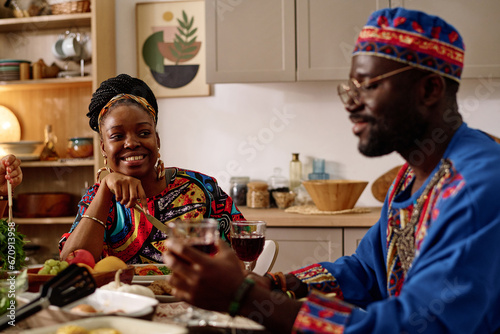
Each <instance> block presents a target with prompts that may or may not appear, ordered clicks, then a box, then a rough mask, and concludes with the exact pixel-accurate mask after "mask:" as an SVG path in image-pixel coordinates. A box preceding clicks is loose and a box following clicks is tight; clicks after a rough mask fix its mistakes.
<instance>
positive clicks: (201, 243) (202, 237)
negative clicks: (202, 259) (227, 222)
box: [168, 218, 219, 255]
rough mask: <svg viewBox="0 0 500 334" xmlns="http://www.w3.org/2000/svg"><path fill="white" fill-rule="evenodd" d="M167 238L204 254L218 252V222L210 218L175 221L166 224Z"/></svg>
mask: <svg viewBox="0 0 500 334" xmlns="http://www.w3.org/2000/svg"><path fill="white" fill-rule="evenodd" d="M168 229H169V232H168V237H169V238H175V239H179V240H182V241H183V242H184V243H186V244H188V245H190V246H191V247H194V248H196V249H198V250H200V251H202V252H204V253H206V254H209V255H214V254H216V253H217V251H218V249H219V248H218V243H219V222H218V221H217V220H215V219H212V218H203V219H186V220H180V219H178V220H175V221H172V222H170V223H168Z"/></svg>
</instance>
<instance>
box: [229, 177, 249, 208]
mask: <svg viewBox="0 0 500 334" xmlns="http://www.w3.org/2000/svg"><path fill="white" fill-rule="evenodd" d="M248 181H250V178H249V177H248V176H233V177H231V179H230V180H229V196H231V198H232V199H233V203H234V204H235V205H236V206H245V205H247V190H248V187H247V183H248Z"/></svg>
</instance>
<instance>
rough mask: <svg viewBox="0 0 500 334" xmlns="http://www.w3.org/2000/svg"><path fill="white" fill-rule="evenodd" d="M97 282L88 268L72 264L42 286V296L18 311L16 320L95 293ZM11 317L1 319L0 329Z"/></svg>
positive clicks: (2, 328)
mask: <svg viewBox="0 0 500 334" xmlns="http://www.w3.org/2000/svg"><path fill="white" fill-rule="evenodd" d="M95 289H96V283H95V281H94V279H93V278H92V275H91V274H90V272H89V271H88V270H87V268H84V267H80V266H78V265H76V264H71V265H70V266H69V267H68V268H66V269H64V270H63V271H62V272H60V273H59V274H58V275H56V276H54V278H52V279H51V280H50V281H48V282H47V283H45V284H44V285H43V286H42V291H41V293H40V297H38V298H37V299H35V300H34V301H32V302H31V303H29V304H26V305H25V306H23V307H21V308H20V309H18V310H17V311H16V321H20V320H23V319H25V318H27V317H29V316H31V315H33V314H35V313H37V312H39V311H41V310H43V309H45V308H47V307H48V306H49V305H55V306H64V305H67V304H69V303H72V302H74V301H75V300H78V299H81V298H83V297H86V296H88V295H90V294H91V293H93V292H94V291H95ZM9 321H10V318H8V317H3V318H2V319H0V330H4V329H6V328H7V327H8V326H10V325H9Z"/></svg>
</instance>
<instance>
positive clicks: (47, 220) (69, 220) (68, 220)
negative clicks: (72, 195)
mask: <svg viewBox="0 0 500 334" xmlns="http://www.w3.org/2000/svg"><path fill="white" fill-rule="evenodd" d="M12 220H13V221H14V223H16V224H19V225H39V224H45V225H54V224H55V225H68V224H69V225H71V224H73V222H74V221H75V217H74V216H70V217H42V218H16V217H15V215H14V218H13V219H12Z"/></svg>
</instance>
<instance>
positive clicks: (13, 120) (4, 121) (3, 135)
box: [0, 106, 21, 142]
mask: <svg viewBox="0 0 500 334" xmlns="http://www.w3.org/2000/svg"><path fill="white" fill-rule="evenodd" d="M0 127H1V129H2V131H0V142H6V141H19V140H21V126H20V125H19V120H18V119H17V117H16V115H14V113H13V112H12V111H11V110H10V109H9V108H7V107H5V106H0Z"/></svg>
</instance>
